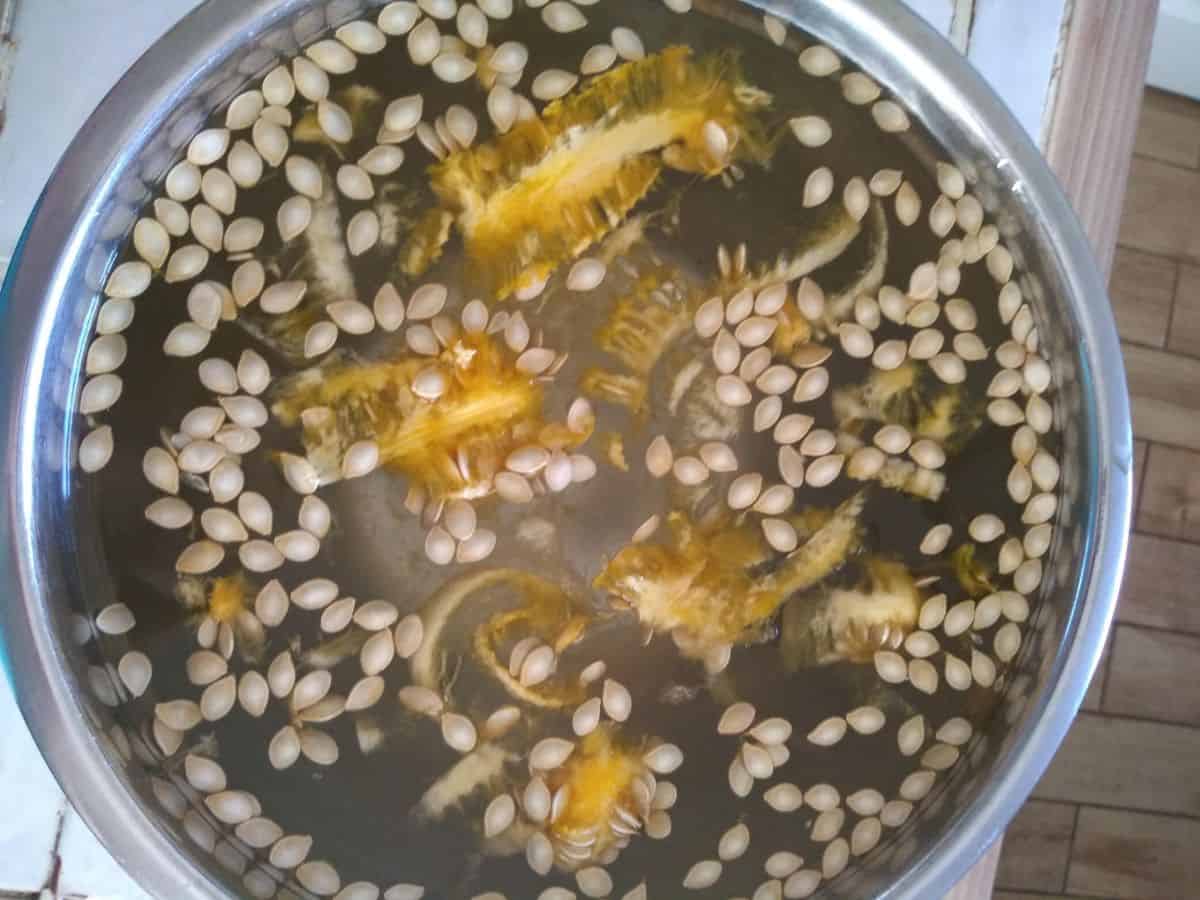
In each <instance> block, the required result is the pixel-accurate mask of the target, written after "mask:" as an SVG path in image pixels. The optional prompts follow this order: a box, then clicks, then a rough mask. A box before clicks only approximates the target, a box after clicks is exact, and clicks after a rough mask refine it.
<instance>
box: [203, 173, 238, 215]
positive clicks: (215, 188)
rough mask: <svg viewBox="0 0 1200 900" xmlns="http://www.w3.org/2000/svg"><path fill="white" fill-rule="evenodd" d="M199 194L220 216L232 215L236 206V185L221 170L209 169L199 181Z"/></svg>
mask: <svg viewBox="0 0 1200 900" xmlns="http://www.w3.org/2000/svg"><path fill="white" fill-rule="evenodd" d="M200 193H201V194H202V195H203V196H204V200H205V202H206V203H208V205H209V206H211V207H212V208H213V209H215V210H216V211H217V212H219V213H221V214H222V215H226V216H230V215H233V209H234V206H235V205H236V204H237V185H236V184H235V183H234V181H233V179H232V178H231V177H229V174H228V173H227V172H225V171H223V170H222V169H209V170H208V171H206V172H205V173H204V176H203V177H202V178H201V179H200Z"/></svg>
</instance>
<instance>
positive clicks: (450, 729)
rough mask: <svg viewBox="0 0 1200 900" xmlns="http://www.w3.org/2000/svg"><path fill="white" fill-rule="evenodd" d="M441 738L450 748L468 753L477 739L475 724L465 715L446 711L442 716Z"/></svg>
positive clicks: (473, 747)
mask: <svg viewBox="0 0 1200 900" xmlns="http://www.w3.org/2000/svg"><path fill="white" fill-rule="evenodd" d="M442 740H444V741H445V742H446V746H448V747H449V748H450V749H451V750H457V751H458V752H459V753H470V752H471V751H472V750H474V749H475V743H476V741H477V740H478V736H477V734H476V732H475V725H474V724H473V723H472V722H471V720H470V719H468V718H467V717H466V716H461V715H459V714H458V713H446V714H445V715H444V716H442Z"/></svg>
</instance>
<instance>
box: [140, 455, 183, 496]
mask: <svg viewBox="0 0 1200 900" xmlns="http://www.w3.org/2000/svg"><path fill="white" fill-rule="evenodd" d="M142 474H144V475H145V476H146V481H148V482H149V483H150V484H151V485H152V486H153V487H156V488H158V489H159V490H160V491H163V492H165V493H168V494H177V493H179V468H178V466H176V465H175V460H174V459H173V458H172V457H171V454H169V453H168V452H167V451H166V450H163V449H162V448H161V447H151V448H150V449H149V450H147V451H146V454H145V456H143V457H142Z"/></svg>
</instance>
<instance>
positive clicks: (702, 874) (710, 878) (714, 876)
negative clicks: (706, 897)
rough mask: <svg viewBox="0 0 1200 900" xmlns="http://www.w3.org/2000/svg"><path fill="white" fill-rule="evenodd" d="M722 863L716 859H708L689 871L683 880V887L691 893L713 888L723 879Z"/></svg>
mask: <svg viewBox="0 0 1200 900" xmlns="http://www.w3.org/2000/svg"><path fill="white" fill-rule="evenodd" d="M721 868H722V866H721V863H719V862H717V860H715V859H706V860H703V861H701V862H698V863H696V864H695V865H694V866H692V867H691V868H690V869H688V873H687V875H685V876H684V878H683V886H684V887H685V888H687V889H688V890H690V891H702V890H705V889H706V888H710V887H712V886H713V885H714V884H716V883H717V881H718V880H719V879H720V878H721Z"/></svg>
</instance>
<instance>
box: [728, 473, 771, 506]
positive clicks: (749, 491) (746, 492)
mask: <svg viewBox="0 0 1200 900" xmlns="http://www.w3.org/2000/svg"><path fill="white" fill-rule="evenodd" d="M762 485H763V477H762V475H760V474H758V473H757V472H747V473H746V474H744V475H739V476H738V477H737V478H735V479H734V480H733V482H732V483H731V484H730V485H729V491H728V493H727V495H726V502H727V503H728V504H729V508H730V509H735V510H740V509H749V508H750V507H751V506H752V505H753V504H754V501H756V500H757V499H758V495H759V494H760V493H761V492H762Z"/></svg>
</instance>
